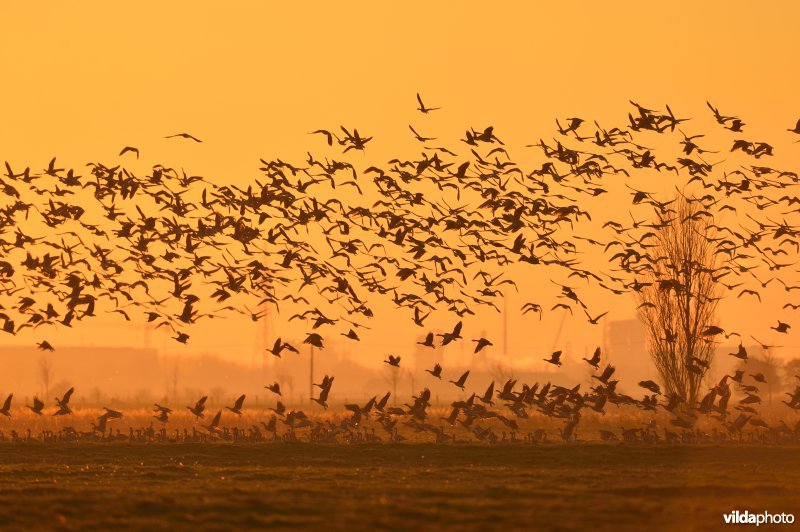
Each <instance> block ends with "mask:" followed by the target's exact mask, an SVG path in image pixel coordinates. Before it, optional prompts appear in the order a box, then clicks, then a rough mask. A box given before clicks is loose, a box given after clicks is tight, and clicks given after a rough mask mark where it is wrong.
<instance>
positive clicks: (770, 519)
mask: <svg viewBox="0 0 800 532" xmlns="http://www.w3.org/2000/svg"><path fill="white" fill-rule="evenodd" d="M722 517H723V518H724V519H725V524H726V525H756V526H759V525H790V524H792V523H794V514H787V513H781V514H771V513H769V512H761V513H757V514H756V513H751V512H749V511H747V510H745V511H744V512H740V511H739V510H734V511H732V512H731V513H729V514H724V515H723V516H722Z"/></svg>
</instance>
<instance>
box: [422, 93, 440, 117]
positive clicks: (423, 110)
mask: <svg viewBox="0 0 800 532" xmlns="http://www.w3.org/2000/svg"><path fill="white" fill-rule="evenodd" d="M417 101H418V102H419V107H417V110H418V111H419V112H420V113H422V114H428V113H430V112H431V111H438V110H439V109H441V107H425V104H424V103H422V97H421V96H420V95H419V93H417Z"/></svg>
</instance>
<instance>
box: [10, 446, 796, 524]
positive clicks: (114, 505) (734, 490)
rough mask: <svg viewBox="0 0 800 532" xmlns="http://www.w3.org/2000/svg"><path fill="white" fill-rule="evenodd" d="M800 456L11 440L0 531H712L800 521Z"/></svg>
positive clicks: (784, 450) (766, 451) (717, 449)
mask: <svg viewBox="0 0 800 532" xmlns="http://www.w3.org/2000/svg"><path fill="white" fill-rule="evenodd" d="M799 451H800V448H797V447H782V446H781V447H779V446H775V447H764V446H733V445H726V446H639V445H604V444H576V445H551V444H546V445H539V446H537V445H496V446H484V445H435V444H395V445H391V444H374V445H373V444H364V445H320V444H317V445H312V444H305V443H300V444H271V443H270V444H264V443H261V444H230V443H218V444H217V443H214V444H191V443H187V444H139V443H130V444H129V443H96V444H94V443H77V444H66V443H65V444H49V445H45V444H41V443H17V444H10V443H6V444H2V445H0V523H2V527H1V528H2V529H3V530H15V529H19V530H30V529H33V528H36V529H42V528H44V529H48V528H55V529H68V530H70V529H74V530H77V529H84V528H86V527H87V526H93V527H102V528H111V527H113V528H116V529H148V530H167V529H169V530H176V529H189V528H191V529H194V530H196V529H215V530H220V529H228V528H231V529H233V528H238V529H240V530H248V529H253V528H259V527H269V528H284V529H289V528H291V529H297V528H314V529H316V530H358V529H362V530H375V529H432V530H433V529H436V530H441V529H444V528H452V529H460V530H487V529H505V530H518V529H525V530H567V529H578V530H597V529H634V530H646V529H648V528H649V529H651V530H662V529H668V530H691V529H699V530H704V529H709V530H711V529H719V528H721V527H722V526H723V518H722V516H723V514H724V513H728V512H730V511H731V510H733V509H741V510H745V509H747V510H750V511H759V512H763V511H764V510H767V511H770V512H772V513H779V512H792V513H795V514H800V511H799V510H800V505H798V504H797V501H798V498H797V493H798V488H800V452H799ZM798 518H800V515H798Z"/></svg>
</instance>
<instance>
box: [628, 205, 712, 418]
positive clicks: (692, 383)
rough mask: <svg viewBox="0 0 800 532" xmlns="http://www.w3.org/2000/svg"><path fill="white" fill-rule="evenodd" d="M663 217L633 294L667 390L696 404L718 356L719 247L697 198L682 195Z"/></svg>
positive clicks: (655, 231) (662, 214)
mask: <svg viewBox="0 0 800 532" xmlns="http://www.w3.org/2000/svg"><path fill="white" fill-rule="evenodd" d="M659 217H660V223H658V224H654V225H655V230H654V231H651V232H650V236H649V237H648V249H647V258H646V259H645V260H646V264H647V266H646V267H644V268H639V269H638V270H637V271H638V273H639V274H638V275H637V279H636V280H637V284H638V286H637V290H636V291H635V292H634V293H635V297H636V299H637V302H638V303H639V307H638V313H639V318H640V319H641V320H642V322H643V323H644V325H645V327H646V329H647V344H648V351H649V353H650V356H651V358H652V359H653V363H654V364H655V366H656V369H657V371H658V373H659V375H660V377H661V380H662V382H663V384H664V388H665V390H666V391H667V392H668V393H673V394H677V395H679V396H681V397H683V398H684V399H686V400H687V402H688V403H689V404H694V402H695V400H696V398H697V395H698V390H699V387H700V383H701V382H702V380H703V376H704V375H705V372H706V370H707V369H708V367H709V366H710V365H711V360H712V357H713V355H714V347H715V343H714V337H715V334H713V333H714V332H715V331H714V330H713V329H711V330H710V329H709V327H711V326H713V325H714V320H715V317H716V309H717V303H718V301H719V299H720V297H721V293H722V290H721V288H720V286H719V285H718V284H717V282H716V281H715V280H714V272H715V270H716V254H715V251H716V249H715V246H714V245H713V242H712V241H711V240H710V238H711V237H712V228H711V227H710V222H709V219H708V217H707V216H705V215H703V213H702V212H701V211H700V207H699V204H698V202H697V201H696V200H693V199H691V198H687V197H685V196H684V195H683V194H678V195H677V196H676V198H675V201H674V202H671V204H670V206H669V208H663V209H661V211H660V214H659ZM642 238H643V239H644V237H642Z"/></svg>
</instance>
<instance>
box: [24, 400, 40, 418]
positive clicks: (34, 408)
mask: <svg viewBox="0 0 800 532" xmlns="http://www.w3.org/2000/svg"><path fill="white" fill-rule="evenodd" d="M26 406H27V407H28V408H30V410H31V412H33V413H34V414H36V415H37V416H41V415H42V410H43V409H44V402H43V401H42V400H41V399H39V398H38V397H36V396H34V398H33V406H31V405H26Z"/></svg>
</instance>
